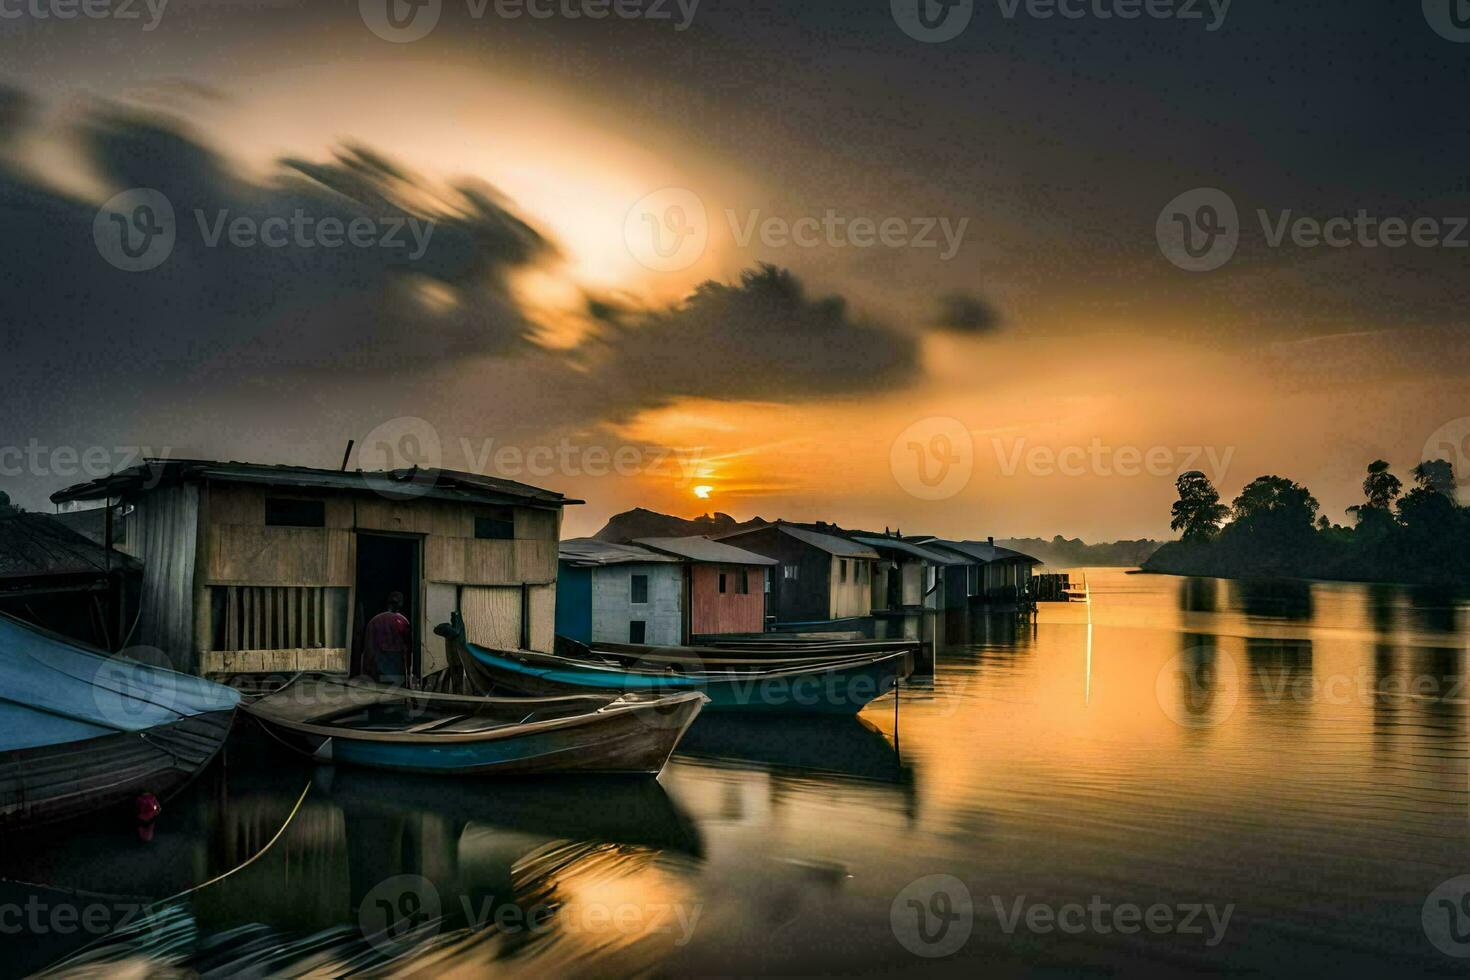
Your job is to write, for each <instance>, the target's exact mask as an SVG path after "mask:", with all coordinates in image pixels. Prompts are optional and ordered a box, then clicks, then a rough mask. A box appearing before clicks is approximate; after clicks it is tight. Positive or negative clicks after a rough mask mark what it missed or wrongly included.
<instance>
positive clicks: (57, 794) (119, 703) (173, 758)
mask: <svg viewBox="0 0 1470 980" xmlns="http://www.w3.org/2000/svg"><path fill="white" fill-rule="evenodd" d="M239 702H240V695H239V694H238V693H236V692H235V691H232V690H231V689H230V688H228V687H225V686H224V685H222V684H215V683H212V682H210V681H207V680H204V679H203V678H200V677H191V676H189V675H187V674H180V673H177V672H175V671H172V670H167V669H165V668H162V667H153V666H149V665H147V664H143V663H139V662H137V661H134V660H129V659H126V658H124V657H111V656H107V655H105V654H103V653H102V652H100V651H95V650H91V649H88V648H86V647H83V646H82V645H80V644H78V643H77V642H76V641H74V640H71V639H69V638H67V637H64V636H61V635H60V634H57V633H52V632H50V631H49V630H44V629H41V628H39V627H36V626H33V625H31V624H29V623H25V622H22V621H21V620H18V619H15V618H13V617H10V616H7V615H4V614H0V828H5V829H7V830H9V829H11V828H13V827H18V826H31V825H35V824H43V823H50V822H53V821H58V820H66V819H70V818H72V817H79V816H83V815H85V814H89V813H92V812H94V811H100V810H105V809H109V808H113V807H120V806H121V805H123V804H127V803H131V802H133V801H134V800H135V799H137V798H138V797H139V796H142V795H143V794H151V795H153V796H155V797H158V798H159V799H164V798H166V797H167V796H169V795H170V794H172V793H173V792H175V791H176V790H178V789H179V788H181V787H182V786H183V785H184V784H185V783H187V782H188V781H189V780H190V779H191V778H193V777H194V775H195V774H196V773H198V772H199V771H200V770H201V769H203V768H204V766H205V765H206V764H208V762H209V761H210V760H211V759H213V758H214V756H215V753H217V752H218V751H219V749H220V746H222V745H223V744H224V741H225V738H226V737H227V736H228V735H229V732H230V724H231V722H232V721H233V720H234V715H235V707H236V705H238V704H239Z"/></svg>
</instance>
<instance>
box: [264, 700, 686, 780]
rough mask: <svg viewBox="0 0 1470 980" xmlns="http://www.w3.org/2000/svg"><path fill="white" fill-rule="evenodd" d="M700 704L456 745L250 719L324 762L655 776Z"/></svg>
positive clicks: (602, 716) (592, 718) (423, 769)
mask: <svg viewBox="0 0 1470 980" xmlns="http://www.w3.org/2000/svg"><path fill="white" fill-rule="evenodd" d="M702 704H703V701H702V700H701V699H698V698H691V699H681V700H679V701H678V702H676V703H670V702H668V701H663V702H656V701H650V702H647V703H645V704H641V705H638V706H635V707H630V708H626V709H620V710H617V711H609V712H606V713H597V714H590V715H588V716H586V718H585V719H583V720H580V721H578V722H577V723H575V724H565V725H558V726H555V727H550V728H546V729H543V730H538V731H529V732H527V733H525V734H516V735H513V736H510V737H496V738H485V739H458V740H450V739H432V738H430V739H425V738H422V737H420V738H413V739H410V738H404V739H402V740H395V739H393V738H390V737H381V736H380V737H371V738H370V737H365V736H363V735H360V734H358V735H354V733H352V732H351V731H348V730H337V731H333V732H323V731H321V730H320V729H319V728H317V726H310V725H306V726H302V725H292V724H289V723H283V722H281V721H279V720H276V719H271V718H269V717H264V716H261V715H258V714H253V713H252V717H253V718H255V720H256V721H258V722H260V723H261V725H262V726H263V727H264V728H265V729H266V731H268V732H269V733H270V734H272V735H274V736H275V737H276V738H277V739H279V740H280V741H281V742H282V743H284V744H285V745H287V746H290V747H291V748H293V749H295V750H296V751H298V752H300V753H301V754H303V755H306V756H309V757H310V758H312V759H313V760H315V761H317V762H321V763H331V764H342V765H349V766H361V767H365V768H370V769H383V770H387V771H390V772H416V773H433V774H437V775H449V776H526V775H536V774H548V773H598V774H644V775H657V774H658V773H659V772H661V771H662V770H663V767H664V764H665V763H666V762H668V759H669V756H670V755H672V754H673V751H674V747H675V746H676V745H678V743H679V739H680V738H681V737H683V735H684V732H685V731H686V730H687V729H688V728H689V725H690V724H691V723H692V722H693V721H694V719H695V717H696V716H697V715H698V714H699V711H700V708H701V706H702ZM247 710H249V709H247Z"/></svg>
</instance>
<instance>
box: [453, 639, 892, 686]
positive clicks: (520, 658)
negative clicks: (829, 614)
mask: <svg viewBox="0 0 1470 980" xmlns="http://www.w3.org/2000/svg"><path fill="white" fill-rule="evenodd" d="M465 644H466V646H468V647H469V648H470V649H471V651H472V652H473V651H474V650H483V651H485V652H486V653H488V654H490V655H491V656H493V657H496V658H497V659H501V660H513V661H515V662H517V663H519V664H521V665H523V666H525V667H530V668H532V669H547V670H558V669H562V670H565V669H569V668H570V669H574V670H584V671H588V672H591V673H595V674H612V675H618V676H627V675H632V676H636V677H652V678H658V679H661V680H671V681H686V682H688V683H691V684H698V683H730V682H734V681H751V680H755V681H764V680H771V679H777V678H784V677H790V676H808V675H814V674H832V673H837V672H840V671H846V670H852V669H854V668H859V667H870V666H876V665H878V664H883V663H887V662H889V661H891V660H903V659H908V658H911V657H912V656H913V651H912V650H898V651H894V652H891V653H872V654H862V655H859V656H855V657H850V658H847V659H842V660H836V659H831V658H817V659H815V660H813V661H811V662H809V663H806V662H804V663H785V664H783V663H782V662H780V661H777V662H776V664H775V665H774V666H772V667H763V666H761V664H760V661H751V662H750V663H751V669H749V670H738V671H737V670H705V671H699V672H692V673H677V672H672V671H665V670H651V669H648V668H639V667H636V666H620V665H617V664H601V663H597V662H595V661H591V660H582V659H580V658H572V657H564V656H561V655H559V654H544V653H537V652H535V651H525V650H501V649H498V648H496V647H486V646H481V645H480V644H478V643H474V642H472V641H469V640H466V641H465ZM538 676H539V675H538Z"/></svg>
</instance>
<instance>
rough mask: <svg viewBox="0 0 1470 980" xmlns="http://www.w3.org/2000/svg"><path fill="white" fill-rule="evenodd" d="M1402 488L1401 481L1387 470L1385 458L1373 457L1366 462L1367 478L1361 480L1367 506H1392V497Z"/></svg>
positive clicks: (1401, 490)
mask: <svg viewBox="0 0 1470 980" xmlns="http://www.w3.org/2000/svg"><path fill="white" fill-rule="evenodd" d="M1403 490H1404V485H1403V483H1402V482H1400V481H1399V478H1398V477H1396V476H1394V475H1393V474H1392V473H1390V472H1389V471H1388V462H1387V461H1386V460H1382V459H1375V460H1374V461H1373V462H1371V463H1369V464H1368V478H1367V479H1366V480H1364V481H1363V495H1364V496H1365V497H1367V498H1368V506H1369V507H1376V508H1378V509H1380V510H1388V509H1389V508H1390V507H1392V506H1393V502H1394V498H1396V497H1397V496H1398V495H1399V494H1400V493H1402V492H1403Z"/></svg>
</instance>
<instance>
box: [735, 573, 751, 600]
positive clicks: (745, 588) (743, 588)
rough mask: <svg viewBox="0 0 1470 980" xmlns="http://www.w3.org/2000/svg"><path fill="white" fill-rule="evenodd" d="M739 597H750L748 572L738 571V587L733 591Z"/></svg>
mask: <svg viewBox="0 0 1470 980" xmlns="http://www.w3.org/2000/svg"><path fill="white" fill-rule="evenodd" d="M735 591H736V592H738V593H739V594H740V595H750V570H749V569H745V568H742V569H741V570H740V587H739V588H737V589H736V590H735Z"/></svg>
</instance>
